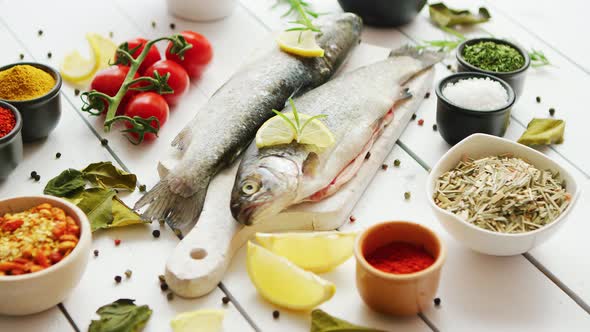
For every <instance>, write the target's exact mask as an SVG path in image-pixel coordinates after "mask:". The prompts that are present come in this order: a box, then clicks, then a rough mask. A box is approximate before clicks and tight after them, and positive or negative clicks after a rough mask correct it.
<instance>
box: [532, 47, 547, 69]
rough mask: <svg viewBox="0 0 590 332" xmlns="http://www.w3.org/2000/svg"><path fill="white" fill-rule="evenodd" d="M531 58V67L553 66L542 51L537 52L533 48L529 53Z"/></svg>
mask: <svg viewBox="0 0 590 332" xmlns="http://www.w3.org/2000/svg"><path fill="white" fill-rule="evenodd" d="M529 57H530V58H531V67H533V68H538V67H543V66H548V65H551V62H549V59H547V57H546V56H545V53H543V51H541V50H535V49H534V48H533V49H532V50H530V51H529Z"/></svg>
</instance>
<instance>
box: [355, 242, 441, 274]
mask: <svg viewBox="0 0 590 332" xmlns="http://www.w3.org/2000/svg"><path fill="white" fill-rule="evenodd" d="M365 258H366V259H367V262H369V264H371V265H372V266H373V267H375V268H376V269H379V270H381V271H383V272H387V273H394V274H406V273H414V272H418V271H421V270H424V269H425V268H427V267H429V266H430V265H432V264H433V263H434V258H433V257H432V256H431V255H430V254H429V253H428V252H427V251H426V250H424V248H422V247H419V246H417V245H414V244H411V243H406V242H391V243H389V244H387V245H385V246H382V247H379V248H377V249H376V250H374V251H373V252H371V253H369V254H368V255H366V257H365Z"/></svg>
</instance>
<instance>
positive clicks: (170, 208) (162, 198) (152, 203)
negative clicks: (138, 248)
mask: <svg viewBox="0 0 590 332" xmlns="http://www.w3.org/2000/svg"><path fill="white" fill-rule="evenodd" d="M168 178H169V176H168V177H166V178H164V179H163V180H161V181H160V182H158V183H157V184H156V185H155V186H154V188H152V189H151V190H150V191H149V192H148V193H146V194H145V195H144V196H143V197H142V198H141V199H139V200H138V201H137V203H135V206H134V209H135V210H138V209H141V208H143V207H145V206H146V205H149V206H148V207H147V209H146V210H145V211H144V212H143V213H142V217H143V218H145V219H147V220H152V221H154V220H157V221H160V220H165V221H166V223H167V224H168V225H169V226H170V228H172V229H173V230H175V231H176V230H180V231H181V232H182V231H188V230H189V229H190V227H191V226H193V225H194V224H195V223H196V221H197V219H198V218H199V215H200V214H201V210H202V209H203V203H204V201H205V196H206V194H207V187H208V182H202V183H201V187H200V188H197V190H196V191H195V192H194V193H193V194H192V195H190V196H186V197H185V196H183V195H180V194H178V193H176V192H175V191H173V190H172V187H171V185H172V182H171V181H169V179H168Z"/></svg>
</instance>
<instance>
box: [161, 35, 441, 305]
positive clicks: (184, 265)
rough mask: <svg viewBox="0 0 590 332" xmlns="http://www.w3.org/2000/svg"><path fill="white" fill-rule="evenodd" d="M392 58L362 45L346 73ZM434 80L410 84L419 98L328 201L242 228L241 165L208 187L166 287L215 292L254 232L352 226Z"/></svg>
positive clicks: (189, 293)
mask: <svg viewBox="0 0 590 332" xmlns="http://www.w3.org/2000/svg"><path fill="white" fill-rule="evenodd" d="M388 53H389V51H388V50H386V49H383V48H379V47H375V46H369V45H364V44H361V46H359V49H358V50H357V51H355V54H354V55H353V57H351V59H350V61H349V63H348V64H347V65H346V68H344V69H343V71H348V70H352V69H354V68H358V67H360V66H362V65H366V64H370V63H372V62H376V61H379V60H381V59H383V58H385V57H386V56H387V54H388ZM433 77H434V72H433V70H429V71H426V72H424V73H422V74H421V75H420V76H418V77H416V78H415V79H414V80H413V81H412V82H411V83H410V85H409V88H410V92H411V93H412V95H413V96H415V97H414V98H411V99H409V100H407V101H406V102H405V103H404V104H402V105H401V107H400V108H399V109H397V110H396V111H395V113H394V119H393V121H392V123H391V124H390V125H388V126H387V127H386V128H385V129H384V131H383V134H382V135H381V137H380V138H379V139H378V140H377V141H376V142H375V144H374V145H373V147H372V148H371V150H370V152H371V157H370V158H369V159H367V160H366V161H365V163H364V164H363V166H362V167H361V169H360V170H359V172H358V173H357V175H356V176H355V177H354V178H353V179H352V180H351V181H349V182H348V183H347V184H345V185H344V186H343V187H342V188H341V189H340V190H339V191H338V192H337V193H336V194H334V195H332V196H330V197H329V198H327V199H324V200H322V201H320V202H316V203H303V204H299V205H297V206H293V207H291V208H289V209H287V210H286V211H284V212H282V213H280V214H279V215H278V216H275V217H273V218H271V219H270V220H267V221H261V222H260V223H258V224H256V225H254V226H243V225H241V224H239V223H238V222H236V221H235V220H234V219H233V217H232V215H231V212H230V210H229V204H230V194H231V190H232V187H233V183H234V179H235V175H236V172H237V169H238V164H239V160H238V161H237V162H236V163H234V165H232V166H231V167H229V168H228V169H226V170H224V171H222V172H221V173H219V174H218V175H217V176H216V177H215V178H214V179H213V181H211V183H210V185H209V189H208V192H207V198H206V199H205V204H204V207H203V211H202V213H201V216H200V217H199V221H198V223H197V224H196V226H195V227H194V228H193V229H192V230H191V231H190V232H189V233H188V234H187V235H186V236H185V237H184V239H183V240H182V241H181V242H180V243H179V244H178V246H177V247H176V249H175V250H174V252H172V254H171V255H170V258H169V259H168V262H167V264H166V282H167V283H168V285H169V286H170V288H171V289H172V290H173V291H174V293H176V294H177V295H180V296H183V297H199V296H203V295H205V294H207V293H209V292H211V291H212V290H213V289H214V288H215V287H216V286H217V285H218V284H219V282H220V281H221V280H222V278H223V275H224V273H225V271H226V269H227V267H228V266H229V263H230V262H231V259H232V257H233V256H234V254H235V253H236V251H237V250H238V249H239V248H240V247H242V245H244V244H245V243H246V241H247V240H248V239H249V238H250V237H251V236H252V235H253V234H254V233H256V232H279V231H306V230H307V231H312V230H314V231H325V230H334V229H337V228H338V227H340V226H342V225H343V224H344V223H345V222H346V221H348V220H349V215H350V212H351V211H352V209H353V207H354V205H355V204H356V202H357V201H358V199H359V198H360V196H361V195H362V194H363V192H364V191H365V189H366V188H367V186H368V185H369V183H370V182H371V180H372V179H373V176H374V175H375V172H377V171H378V170H379V169H380V168H381V165H382V164H383V161H384V160H385V158H386V157H387V155H388V154H389V153H390V151H391V149H392V148H393V146H394V145H395V142H396V141H397V139H398V138H399V136H400V135H401V133H402V132H403V130H404V128H405V127H406V125H407V124H408V122H409V121H410V119H411V117H412V114H414V113H415V112H416V110H417V109H418V107H419V106H420V104H421V102H422V100H423V96H424V94H425V93H426V92H427V91H428V90H429V89H430V88H431V86H432V81H433ZM175 162H176V161H175V160H174V159H170V160H165V161H161V162H160V163H159V165H158V171H159V173H160V177H163V176H165V175H166V174H167V173H168V171H169V170H170V169H172V168H173V166H174V164H175Z"/></svg>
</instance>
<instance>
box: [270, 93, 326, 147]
mask: <svg viewBox="0 0 590 332" xmlns="http://www.w3.org/2000/svg"><path fill="white" fill-rule="evenodd" d="M289 104H290V105H291V110H292V111H293V119H294V120H295V121H293V120H291V119H289V118H288V117H287V116H286V115H285V114H283V113H281V112H279V111H277V110H275V109H273V110H272V111H273V112H274V113H275V114H276V115H278V116H280V117H281V119H283V120H284V121H285V122H286V123H287V124H288V125H289V126H290V127H291V128H292V129H293V131H294V132H295V139H296V140H297V143H299V140H300V137H301V134H302V133H303V129H305V127H306V126H307V125H308V124H309V123H310V122H311V121H313V120H317V119H322V118H325V117H327V115H325V114H319V115H314V116H312V117H310V118H309V119H307V120H306V121H305V122H304V123H303V125H302V124H301V119H300V118H299V113H298V112H297V108H295V102H293V99H291V98H289Z"/></svg>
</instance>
